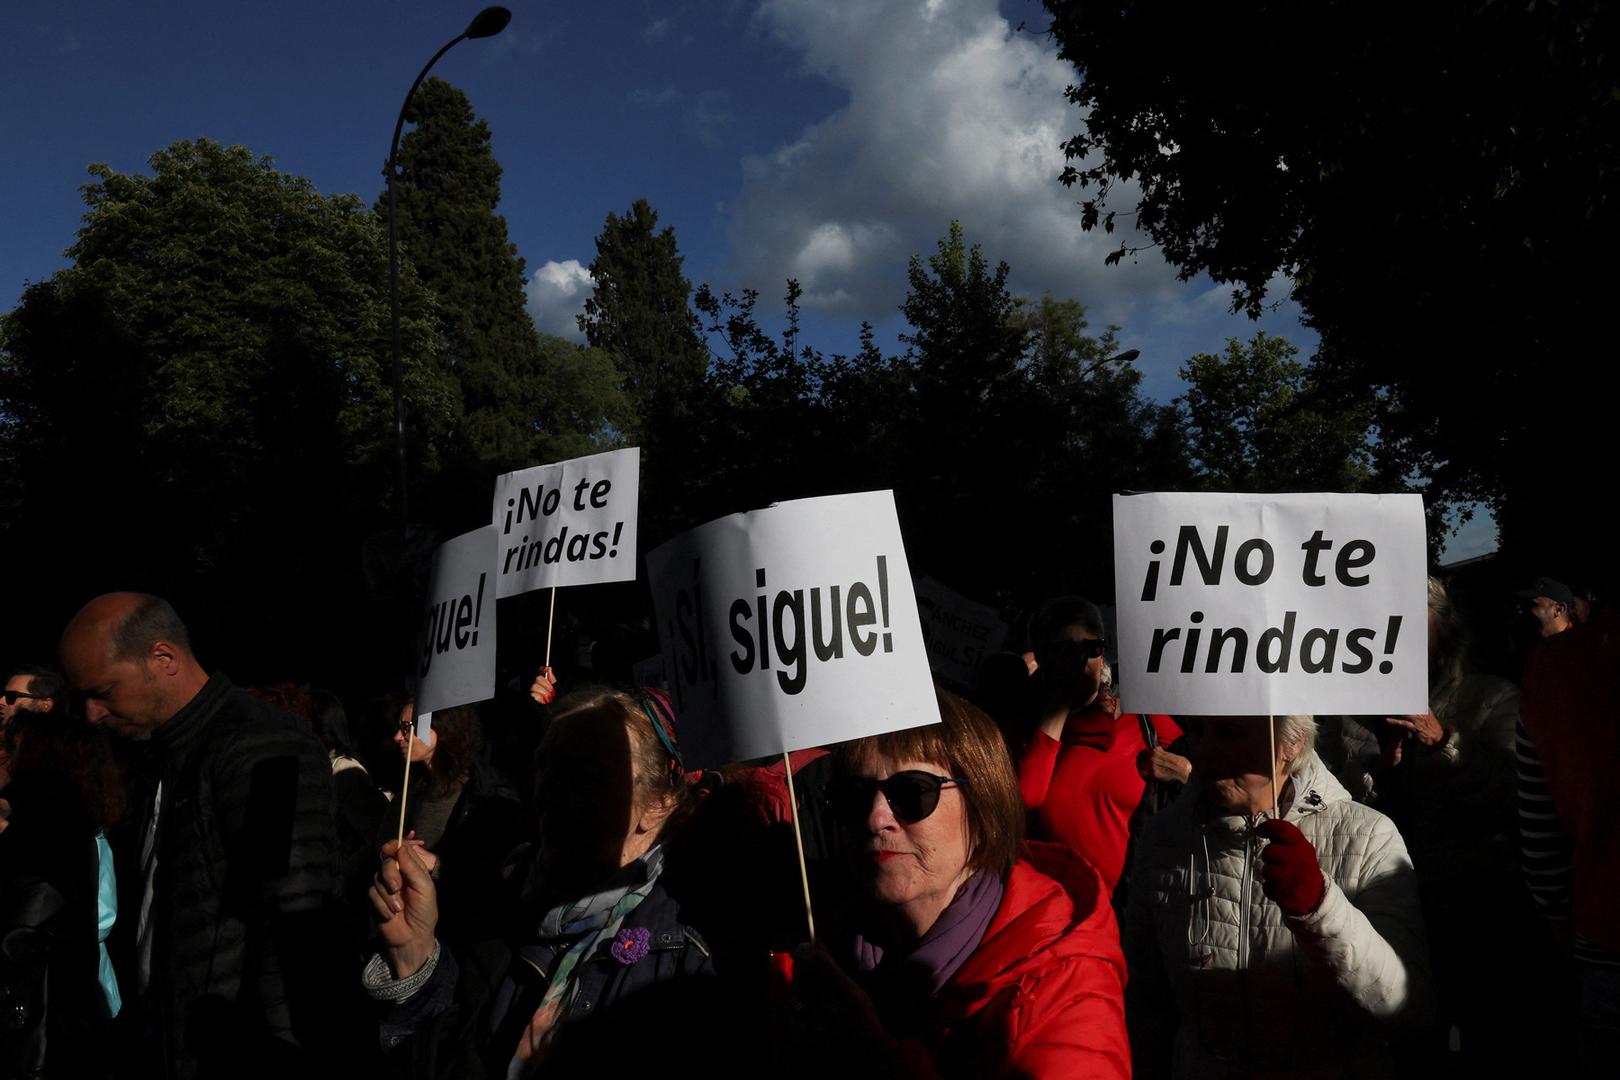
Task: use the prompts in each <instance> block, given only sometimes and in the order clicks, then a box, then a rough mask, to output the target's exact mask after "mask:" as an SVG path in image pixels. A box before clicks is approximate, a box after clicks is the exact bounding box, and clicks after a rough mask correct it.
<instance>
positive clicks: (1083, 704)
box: [1018, 596, 1192, 894]
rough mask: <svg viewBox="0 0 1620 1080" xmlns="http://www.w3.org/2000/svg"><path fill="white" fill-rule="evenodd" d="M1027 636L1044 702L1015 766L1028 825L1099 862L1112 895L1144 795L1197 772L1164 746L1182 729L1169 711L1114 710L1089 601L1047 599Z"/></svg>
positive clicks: (1098, 616)
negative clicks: (1105, 687) (1137, 712)
mask: <svg viewBox="0 0 1620 1080" xmlns="http://www.w3.org/2000/svg"><path fill="white" fill-rule="evenodd" d="M1030 640H1031V643H1032V644H1033V646H1034V651H1035V662H1036V664H1037V667H1036V670H1035V678H1036V679H1037V680H1038V681H1039V683H1040V689H1041V690H1042V691H1043V693H1042V695H1041V697H1042V699H1043V700H1044V702H1045V704H1044V705H1043V706H1042V710H1041V717H1040V726H1039V728H1038V729H1037V730H1036V732H1035V734H1034V735H1033V736H1031V737H1030V741H1029V745H1028V746H1027V747H1026V748H1025V750H1024V757H1023V760H1022V761H1021V762H1019V766H1018V786H1019V790H1020V792H1021V793H1022V795H1023V799H1024V805H1025V806H1026V807H1027V808H1028V809H1029V811H1030V832H1031V833H1032V834H1033V835H1034V836H1035V837H1037V838H1038V839H1041V840H1052V841H1055V842H1057V843H1059V844H1062V845H1063V846H1064V847H1066V848H1068V849H1069V850H1070V851H1072V852H1074V853H1075V854H1076V855H1078V856H1080V857H1081V858H1082V859H1084V860H1085V861H1086V862H1088V863H1090V864H1091V865H1092V866H1094V867H1096V869H1097V872H1098V873H1100V874H1101V875H1102V879H1103V884H1104V885H1105V886H1106V887H1107V889H1108V892H1109V893H1110V894H1112V893H1113V892H1114V890H1115V889H1116V888H1117V887H1118V886H1119V882H1120V878H1121V877H1123V876H1124V873H1125V863H1126V852H1127V851H1128V850H1129V847H1130V841H1131V835H1132V822H1133V820H1137V819H1138V812H1139V811H1140V810H1141V809H1142V808H1143V801H1144V800H1145V799H1151V798H1152V797H1153V796H1154V794H1155V789H1160V790H1162V789H1163V788H1165V787H1169V786H1171V785H1175V786H1177V787H1179V785H1180V784H1183V783H1186V781H1187V777H1188V776H1189V775H1190V774H1191V771H1192V769H1191V766H1190V765H1189V764H1188V763H1187V759H1186V758H1185V757H1182V756H1181V755H1179V754H1176V753H1172V752H1171V751H1170V750H1169V749H1167V747H1169V745H1170V744H1171V743H1174V742H1175V741H1176V740H1177V739H1179V738H1181V729H1180V728H1179V727H1177V726H1176V723H1175V721H1173V720H1171V719H1170V718H1169V717H1168V716H1147V717H1142V716H1137V715H1135V714H1134V713H1124V714H1122V715H1116V712H1115V708H1114V707H1113V706H1112V705H1111V703H1110V702H1109V701H1106V700H1104V695H1103V694H1102V692H1101V691H1102V689H1103V686H1102V682H1103V680H1102V673H1103V650H1104V648H1105V647H1106V643H1105V642H1104V641H1103V620H1102V612H1101V611H1099V610H1097V606H1096V605H1095V604H1093V603H1091V602H1090V601H1088V600H1083V599H1081V598H1080V597H1078V596H1062V597H1058V598H1057V599H1056V600H1049V601H1047V602H1046V603H1045V604H1044V605H1042V607H1041V609H1040V610H1039V611H1038V612H1036V613H1035V617H1034V618H1033V619H1032V620H1031V621H1030ZM1150 783H1152V784H1153V787H1151V788H1150V786H1149V784H1150ZM1147 809H1149V810H1151V809H1153V807H1151V806H1150V807H1148V808H1147Z"/></svg>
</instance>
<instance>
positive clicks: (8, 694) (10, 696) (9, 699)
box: [0, 690, 51, 705]
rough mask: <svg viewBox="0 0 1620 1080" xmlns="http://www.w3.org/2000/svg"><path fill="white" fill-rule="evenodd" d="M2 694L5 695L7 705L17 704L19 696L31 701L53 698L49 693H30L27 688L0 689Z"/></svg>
mask: <svg viewBox="0 0 1620 1080" xmlns="http://www.w3.org/2000/svg"><path fill="white" fill-rule="evenodd" d="M0 694H3V695H4V697H5V699H6V704H7V705H15V704H17V699H18V698H27V699H28V700H29V701H49V700H51V699H50V697H49V695H46V694H30V693H29V692H28V691H26V690H4V691H0Z"/></svg>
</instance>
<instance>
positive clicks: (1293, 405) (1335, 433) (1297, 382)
mask: <svg viewBox="0 0 1620 1080" xmlns="http://www.w3.org/2000/svg"><path fill="white" fill-rule="evenodd" d="M1298 355H1299V350H1298V349H1297V348H1295V347H1294V346H1293V345H1290V344H1289V343H1288V342H1287V341H1286V340H1285V339H1283V338H1280V337H1273V336H1270V335H1267V334H1266V333H1264V332H1263V331H1262V332H1261V333H1258V334H1255V336H1254V337H1253V338H1252V339H1251V340H1250V341H1249V342H1248V343H1247V344H1245V343H1243V342H1241V341H1238V340H1237V339H1236V338H1231V339H1229V340H1228V341H1227V343H1226V352H1224V353H1222V354H1220V355H1215V354H1213V353H1199V354H1198V355H1197V356H1194V357H1193V358H1192V359H1191V360H1189V361H1187V363H1186V364H1185V365H1184V366H1183V367H1182V369H1181V377H1182V379H1183V380H1184V381H1185V382H1186V383H1187V387H1188V388H1187V392H1186V393H1185V394H1183V395H1182V396H1181V397H1180V398H1178V399H1177V401H1176V403H1177V404H1178V405H1180V406H1181V407H1182V408H1183V409H1185V410H1186V414H1187V445H1188V449H1189V450H1190V451H1191V454H1192V457H1193V458H1194V459H1195V464H1196V468H1197V470H1198V482H1199V484H1200V485H1201V486H1202V487H1204V488H1206V489H1207V490H1210V491H1361V490H1364V489H1366V488H1367V487H1368V485H1369V482H1370V481H1371V479H1372V451H1371V448H1370V446H1369V443H1368V430H1369V427H1370V425H1371V421H1372V414H1373V411H1374V410H1373V407H1372V406H1371V405H1370V404H1363V405H1360V406H1351V407H1348V408H1346V407H1342V406H1341V405H1340V404H1339V403H1338V402H1335V401H1334V400H1332V399H1331V397H1330V396H1329V395H1328V394H1327V393H1326V392H1325V391H1324V389H1323V388H1322V386H1321V384H1320V383H1319V382H1318V381H1317V379H1316V377H1315V372H1314V371H1313V370H1312V369H1311V368H1309V367H1308V366H1307V365H1305V364H1303V363H1301V362H1300V361H1298V360H1296V359H1295V357H1296V356H1298Z"/></svg>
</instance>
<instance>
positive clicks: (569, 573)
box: [490, 447, 641, 599]
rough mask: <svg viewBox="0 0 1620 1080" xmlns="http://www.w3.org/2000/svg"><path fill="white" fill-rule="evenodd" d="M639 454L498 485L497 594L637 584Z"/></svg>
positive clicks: (526, 473)
mask: <svg viewBox="0 0 1620 1080" xmlns="http://www.w3.org/2000/svg"><path fill="white" fill-rule="evenodd" d="M640 486H641V449H640V448H639V447H631V448H630V449H628V450H613V451H610V452H609V453H606V454H592V455H590V456H589V457H582V458H572V459H570V460H568V461H559V462H556V463H554V464H551V465H537V466H535V467H534V468H532V469H523V470H521V471H519V472H510V473H505V474H503V475H501V476H499V477H496V479H495V505H494V516H493V517H492V518H491V519H490V521H491V524H493V525H494V526H495V528H496V530H497V531H498V533H499V543H498V546H497V548H496V551H495V559H494V571H495V580H496V582H497V586H496V592H495V595H496V596H497V597H499V598H501V599H505V598H506V597H508V596H517V595H518V594H519V593H526V592H531V591H533V590H534V589H544V588H549V587H551V586H561V585H596V584H600V583H602V582H605V581H634V580H635V579H636V513H637V510H638V507H639V501H640Z"/></svg>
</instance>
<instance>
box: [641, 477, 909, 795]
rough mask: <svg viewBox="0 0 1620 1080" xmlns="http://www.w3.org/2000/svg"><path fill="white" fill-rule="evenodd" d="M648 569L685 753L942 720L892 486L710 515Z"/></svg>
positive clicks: (765, 749) (728, 756)
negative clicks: (741, 512)
mask: <svg viewBox="0 0 1620 1080" xmlns="http://www.w3.org/2000/svg"><path fill="white" fill-rule="evenodd" d="M647 572H648V577H649V578H650V580H651V583H652V591H653V608H654V611H655V614H656V619H657V623H658V634H659V639H660V641H661V643H662V645H663V649H664V666H665V675H666V676H667V678H668V681H669V687H670V694H671V696H672V697H673V699H674V702H675V710H676V713H677V714H678V715H679V716H680V718H681V742H682V745H683V748H684V749H685V752H686V754H687V756H688V764H689V765H690V764H693V763H696V764H697V765H699V766H702V767H707V766H713V765H719V764H723V763H725V762H728V761H741V760H746V759H750V758H757V757H765V756H767V755H776V754H782V753H785V752H787V751H792V750H799V749H803V748H805V747H809V746H821V745H825V744H827V743H834V742H842V741H844V740H846V739H854V738H859V737H860V736H863V735H873V734H877V733H880V732H884V731H896V730H899V729H901V728H908V727H916V726H918V725H920V724H930V723H937V722H938V721H939V707H938V704H937V702H936V699H935V697H934V687H933V681H932V680H931V678H930V677H929V674H928V656H927V652H926V650H925V649H924V646H923V638H922V627H921V624H920V623H919V620H918V617H917V602H916V599H915V597H914V596H913V594H912V588H911V572H910V570H909V568H908V566H907V563H906V552H905V546H904V544H903V543H902V541H901V538H900V522H899V518H898V517H897V516H896V514H895V509H894V495H893V493H892V492H888V491H875V492H865V493H861V494H856V495H834V496H828V497H826V498H819V499H801V500H798V501H796V502H787V503H778V504H777V505H775V506H771V507H768V508H766V509H764V510H756V511H753V512H751V513H746V514H732V515H731V516H729V517H724V518H719V519H717V520H715V521H711V522H709V523H708V524H707V525H703V526H700V527H699V528H697V529H693V530H692V531H691V532H688V533H686V534H684V535H682V536H679V537H677V538H676V539H674V540H672V541H670V542H669V543H667V544H665V545H664V546H662V547H660V548H658V549H657V550H656V551H653V552H651V553H650V554H649V555H648V556H647Z"/></svg>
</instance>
